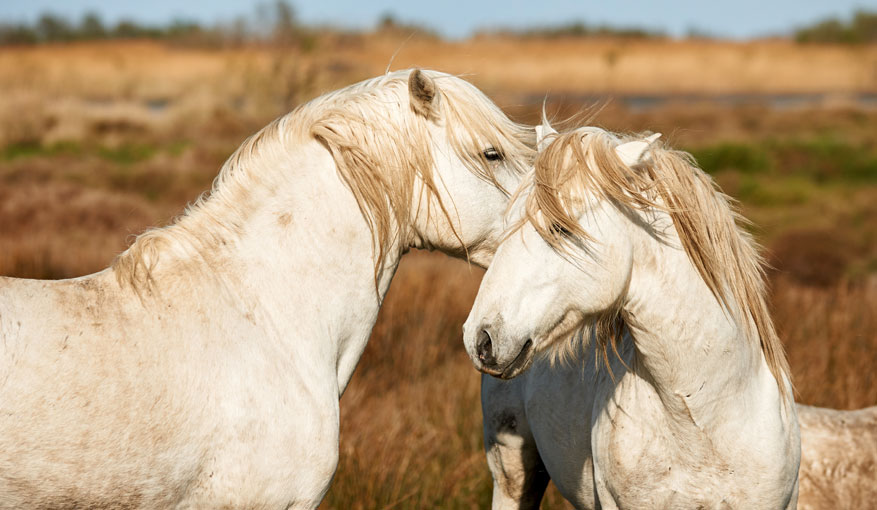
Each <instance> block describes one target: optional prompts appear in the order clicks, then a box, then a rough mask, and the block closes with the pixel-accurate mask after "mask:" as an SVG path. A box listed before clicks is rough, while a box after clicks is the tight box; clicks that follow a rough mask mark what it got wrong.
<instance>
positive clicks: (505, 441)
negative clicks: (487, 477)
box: [481, 374, 550, 510]
mask: <svg viewBox="0 0 877 510" xmlns="http://www.w3.org/2000/svg"><path fill="white" fill-rule="evenodd" d="M525 377H526V374H525V375H522V376H520V377H518V378H516V379H514V380H511V381H502V380H499V379H495V378H493V377H490V376H487V375H483V376H481V410H482V413H483V416H484V449H485V451H486V453H487V465H488V466H489V467H490V473H491V474H492V475H493V507H492V508H493V510H519V509H526V508H534V509H538V508H539V503H540V502H541V501H542V495H543V494H544V493H545V488H546V487H547V486H548V481H549V479H550V478H549V476H548V472H547V471H546V470H545V466H544V465H543V464H542V459H541V458H540V457H539V451H538V450H537V448H536V441H535V440H534V439H533V435H532V434H531V432H530V426H529V424H528V423H527V418H526V415H525V413H524V402H523V399H522V398H521V392H520V390H519V388H520V386H521V385H522V384H524V378H525Z"/></svg>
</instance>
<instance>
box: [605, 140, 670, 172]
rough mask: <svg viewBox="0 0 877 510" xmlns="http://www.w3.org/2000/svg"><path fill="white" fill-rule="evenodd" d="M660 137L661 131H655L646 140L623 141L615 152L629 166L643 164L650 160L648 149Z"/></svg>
mask: <svg viewBox="0 0 877 510" xmlns="http://www.w3.org/2000/svg"><path fill="white" fill-rule="evenodd" d="M660 137H661V133H655V134H653V135H651V136H649V137H647V138H646V139H644V140H636V141H633V142H627V143H623V144H621V145H619V146H617V147H615V154H617V155H618V158H619V159H621V162H622V163H624V164H625V165H627V166H629V167H635V166H637V165H641V164H643V163H645V162H647V161H648V160H649V152H648V149H649V147H650V146H651V145H652V144H653V143H655V141H656V140H657V139H658V138H660Z"/></svg>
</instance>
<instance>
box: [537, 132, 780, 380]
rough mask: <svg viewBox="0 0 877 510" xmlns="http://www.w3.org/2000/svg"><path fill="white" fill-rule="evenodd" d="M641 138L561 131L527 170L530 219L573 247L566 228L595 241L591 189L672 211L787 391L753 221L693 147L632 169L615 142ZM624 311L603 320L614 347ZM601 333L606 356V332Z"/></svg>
mask: <svg viewBox="0 0 877 510" xmlns="http://www.w3.org/2000/svg"><path fill="white" fill-rule="evenodd" d="M636 139H641V137H621V136H618V135H614V134H612V133H609V132H606V131H603V130H600V129H595V128H582V129H578V130H575V131H571V132H568V133H564V134H560V135H557V136H556V139H555V140H554V141H553V142H552V143H551V144H550V145H549V146H548V147H547V148H546V149H545V150H544V151H543V152H541V153H540V154H539V156H538V158H537V161H536V164H535V169H534V171H533V173H532V175H531V176H529V177H528V178H529V179H532V183H531V184H532V186H527V188H528V189H529V190H530V195H529V196H528V197H527V199H526V205H525V207H526V215H525V218H524V220H523V221H529V222H531V223H532V225H533V226H534V227H535V228H536V230H537V231H538V232H539V234H540V235H541V236H542V237H543V238H544V239H545V240H546V241H547V242H548V243H549V244H550V245H551V246H552V247H554V248H555V249H557V250H559V251H563V252H567V253H568V252H569V250H570V249H571V248H572V243H573V241H572V240H571V239H570V238H569V236H566V235H564V234H565V233H566V232H569V233H571V234H572V235H573V236H574V237H575V238H578V239H579V240H584V241H593V237H592V236H590V235H589V234H588V233H587V232H585V231H584V230H583V229H582V227H581V225H580V224H579V222H578V220H577V218H578V216H579V214H580V213H581V212H582V208H583V207H584V197H586V196H588V195H589V194H590V195H591V196H597V197H599V198H603V199H606V200H610V201H612V202H613V203H614V204H616V206H618V207H621V208H627V209H629V210H632V211H634V212H643V211H647V210H649V209H652V208H655V209H658V210H662V211H665V212H666V213H667V214H668V215H669V216H670V217H671V218H672V220H673V224H674V225H675V227H676V233H677V235H678V237H679V240H680V242H681V244H682V247H683V248H684V249H685V252H686V253H687V255H688V258H689V259H690V260H691V262H692V263H693V264H694V266H695V267H696V268H697V271H698V273H699V274H700V276H701V277H702V278H703V281H704V282H705V283H706V284H707V286H708V287H709V289H710V291H711V292H712V293H713V295H714V296H715V297H716V299H718V300H719V302H720V303H721V304H722V305H723V306H724V307H725V309H726V310H728V311H729V312H730V313H732V314H734V315H735V316H736V318H737V319H738V320H739V321H740V323H741V324H742V326H743V327H744V328H745V330H746V332H747V336H748V338H749V339H750V340H751V341H752V342H753V344H754V345H757V346H760V348H761V350H762V351H763V353H764V356H765V359H766V360H767V364H768V366H769V368H770V370H771V373H772V374H773V375H774V377H775V378H776V380H777V384H778V385H779V388H780V390H781V391H780V392H781V394H783V395H784V397H785V396H787V395H788V393H787V392H786V389H787V382H786V381H787V379H789V373H790V372H789V365H788V361H787V359H786V355H785V352H784V350H783V346H782V343H781V342H780V339H779V337H778V335H777V333H776V330H775V328H774V325H773V321H772V319H771V317H770V313H769V310H768V305H767V299H766V296H767V286H766V283H765V275H764V260H763V259H762V257H761V255H760V254H759V250H758V246H757V244H756V243H755V241H754V240H753V239H752V236H751V235H750V234H749V233H748V232H746V231H745V230H744V229H743V228H741V225H742V224H745V223H746V220H745V219H744V218H743V217H742V216H741V215H740V214H739V213H738V212H737V210H736V209H735V206H734V204H733V201H732V199H731V198H729V197H728V196H727V195H725V194H724V193H722V192H721V191H720V190H719V189H718V187H717V186H716V184H715V183H714V181H713V180H712V178H711V177H710V176H709V175H707V174H706V173H705V172H703V170H701V169H700V168H698V167H697V165H696V164H695V162H694V160H693V158H692V157H691V155H689V154H688V153H685V152H681V151H675V150H669V149H665V148H663V147H659V146H653V148H652V149H651V150H650V156H651V157H650V158H648V159H647V160H646V161H645V162H643V163H642V164H641V165H638V166H637V167H636V168H635V169H633V170H631V169H630V168H629V167H627V166H626V165H625V164H624V163H622V161H621V160H620V159H619V157H618V156H617V155H616V153H615V147H616V146H617V145H618V144H620V143H624V142H627V141H632V140H636ZM523 188H524V187H522V189H523ZM620 305H621V303H619V306H620ZM617 312H618V311H617V310H616V312H615V315H611V316H610V318H609V320H604V321H602V322H603V324H602V327H603V328H606V327H607V326H608V328H609V333H614V334H613V335H611V339H612V340H613V342H612V345H613V348H614V347H615V344H614V339H615V338H616V337H617V335H618V334H620V329H621V328H620V327H619V326H618V325H617V324H618V322H617V321H614V320H612V319H614V317H617ZM598 327H600V325H599V324H598ZM597 333H598V334H600V333H606V331H601V330H598V331H597ZM600 340H602V342H601V343H602V347H603V352H604V357H605V346H606V344H605V342H606V337H605V336H604V337H603V338H600ZM604 359H605V358H604Z"/></svg>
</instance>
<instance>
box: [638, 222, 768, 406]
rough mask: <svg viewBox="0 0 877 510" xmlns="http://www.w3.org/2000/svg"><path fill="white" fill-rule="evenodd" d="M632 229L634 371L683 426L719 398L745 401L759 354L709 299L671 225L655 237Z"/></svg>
mask: <svg viewBox="0 0 877 510" xmlns="http://www.w3.org/2000/svg"><path fill="white" fill-rule="evenodd" d="M634 230H635V231H636V233H635V234H634V239H635V242H634V267H633V271H632V275H631V282H630V287H629V290H628V296H627V300H626V303H625V306H624V312H625V314H626V315H627V316H628V318H629V321H628V326H629V327H630V330H631V333H632V335H633V337H634V344H635V349H636V354H635V355H636V362H635V364H636V368H635V370H636V371H638V372H639V373H640V376H641V377H642V378H643V379H646V380H648V381H649V382H650V383H651V384H652V385H653V386H654V387H655V390H656V392H657V393H658V394H659V395H660V397H661V400H662V401H663V403H664V406H665V408H666V409H667V410H668V412H670V413H671V414H676V415H677V417H678V418H679V419H681V420H682V421H684V422H690V421H692V420H693V421H695V422H697V421H698V419H699V418H700V417H705V416H711V413H709V412H706V411H705V410H706V409H707V408H710V407H711V406H714V405H716V403H717V401H718V400H721V399H727V400H729V401H733V400H735V399H736V403H740V402H741V399H744V400H745V395H746V394H747V393H749V392H751V391H752V389H753V387H754V386H753V381H756V380H760V379H762V376H763V375H764V374H763V372H764V371H765V370H767V366H766V364H765V362H764V357H763V355H762V353H761V351H760V349H758V348H757V347H756V346H754V345H753V342H751V341H749V339H748V338H747V336H746V334H745V332H744V330H743V328H742V327H741V325H740V324H738V323H737V321H736V319H735V314H732V313H730V312H729V311H727V310H726V309H725V308H724V307H723V306H722V305H721V304H720V303H719V301H718V300H717V299H716V297H715V296H713V294H712V292H711V291H710V290H709V288H708V287H707V285H706V283H704V281H703V279H702V278H701V276H700V275H699V274H698V272H697V270H696V269H695V268H694V266H693V265H692V263H691V262H690V260H689V258H688V256H687V254H686V253H685V251H684V250H683V249H682V248H681V247H680V244H679V240H678V238H677V237H676V234H675V230H673V229H672V227H670V228H669V229H667V230H666V234H667V235H666V238H664V239H660V240H659V239H657V238H656V237H654V236H652V235H650V234H649V233H648V232H646V231H644V230H643V229H641V228H639V227H634ZM773 386H774V389H775V388H776V384H775V383H774V385H773ZM768 390H770V389H769V388H768ZM736 403H735V405H736ZM702 419H703V420H705V419H706V418H702Z"/></svg>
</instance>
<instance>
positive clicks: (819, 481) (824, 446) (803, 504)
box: [798, 405, 877, 510]
mask: <svg viewBox="0 0 877 510" xmlns="http://www.w3.org/2000/svg"><path fill="white" fill-rule="evenodd" d="M798 420H799V421H800V424H801V471H800V482H801V491H800V495H799V497H798V508H800V509H801V510H813V509H821V508H839V509H846V508H870V507H872V506H873V505H874V501H877V406H874V407H869V408H866V409H860V410H856V411H840V410H836V409H825V408H821V407H811V406H805V405H798Z"/></svg>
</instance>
